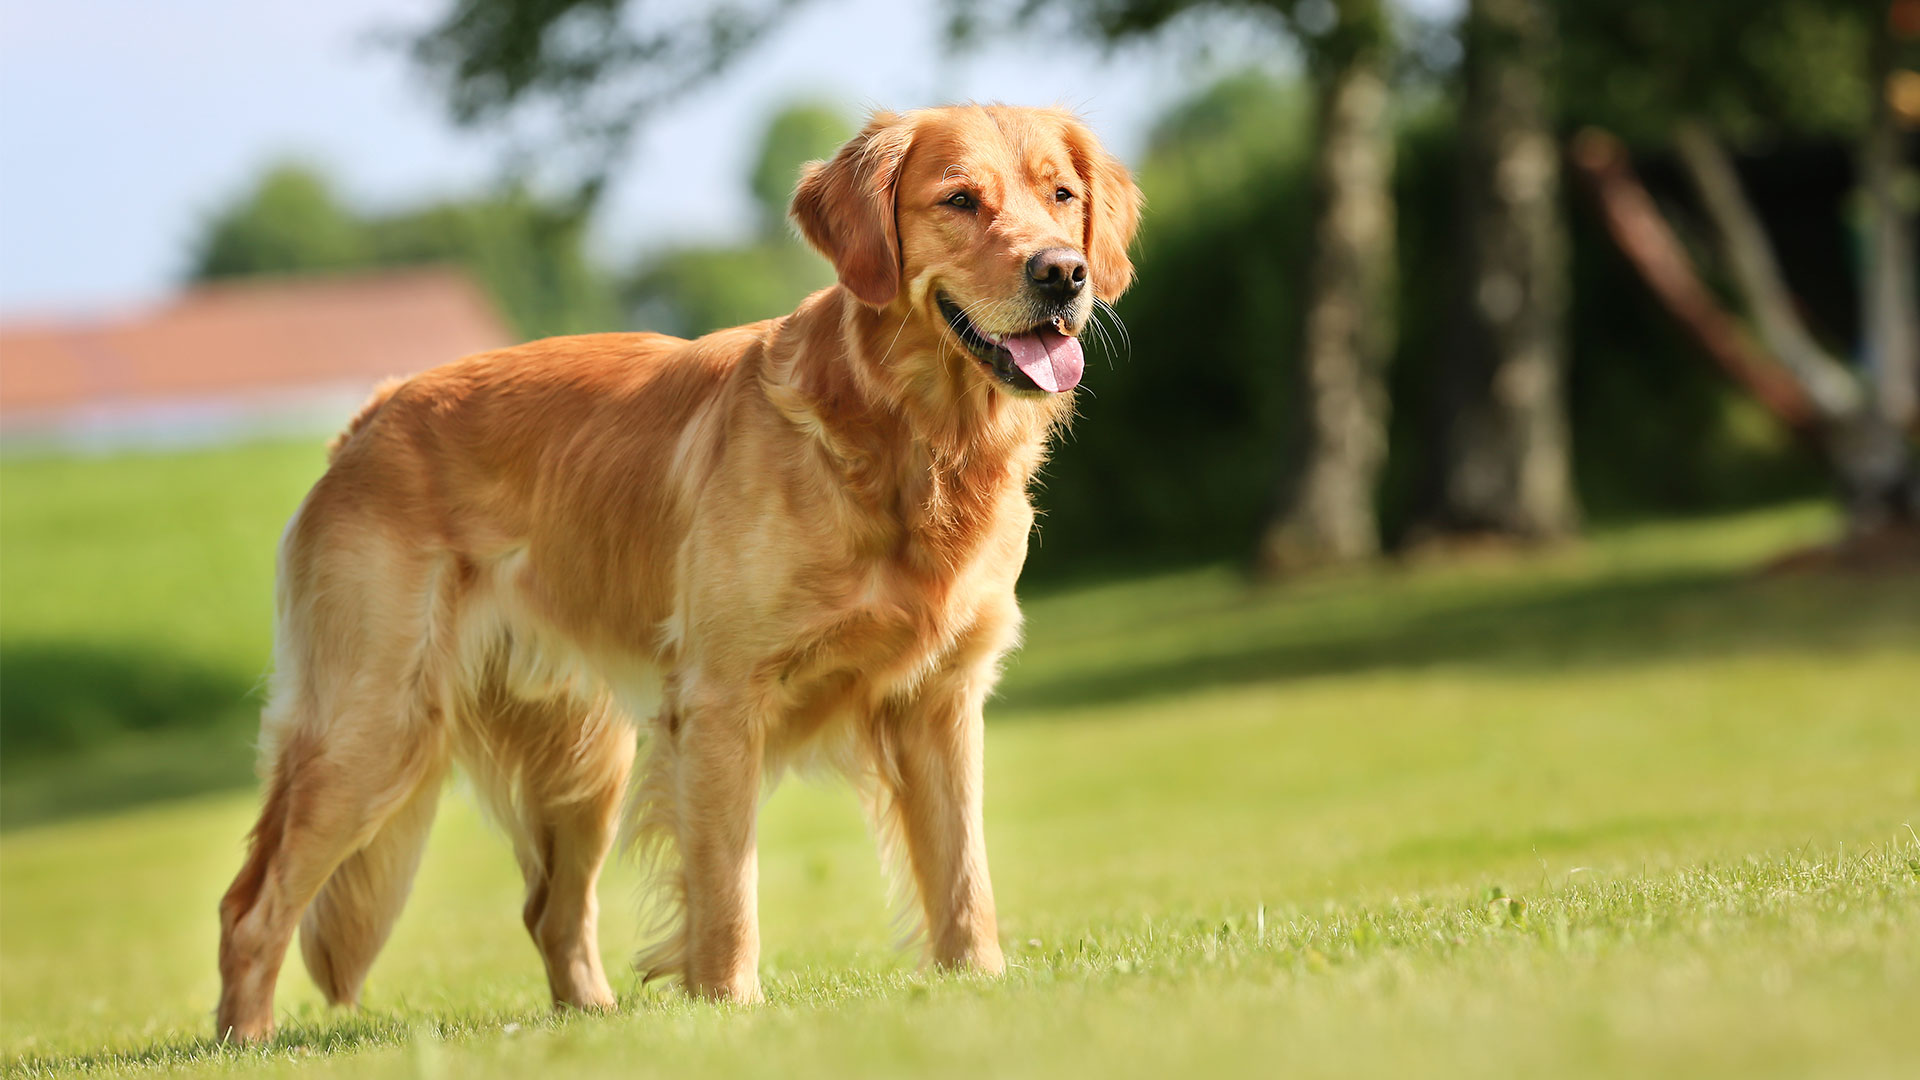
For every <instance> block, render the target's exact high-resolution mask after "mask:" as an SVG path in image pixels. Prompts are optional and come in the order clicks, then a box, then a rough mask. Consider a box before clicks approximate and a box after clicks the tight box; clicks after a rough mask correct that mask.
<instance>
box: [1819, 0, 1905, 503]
mask: <svg viewBox="0 0 1920 1080" xmlns="http://www.w3.org/2000/svg"><path fill="white" fill-rule="evenodd" d="M1889 14H1890V13H1887V14H1883V15H1882V17H1881V19H1880V25H1879V27H1878V28H1877V32H1876V33H1875V35H1874V42H1873V55H1872V60H1871V63H1870V66H1869V68H1868V75H1869V78H1868V85H1869V87H1870V88H1871V89H1872V91H1873V95H1874V100H1873V112H1872V120H1871V122H1870V123H1869V125H1868V128H1867V133H1866V136H1865V138H1864V139H1863V140H1862V142H1861V147H1860V157H1859V162H1860V187H1861V191H1862V194H1863V195H1865V199H1864V203H1865V210H1866V213H1865V215H1864V216H1865V221H1864V228H1863V230H1862V232H1863V234H1864V239H1865V241H1866V242H1865V245H1864V246H1865V249H1866V250H1865V256H1866V257H1865V260H1864V265H1863V266H1862V268H1861V269H1862V273H1861V288H1860V332H1861V346H1862V348H1861V353H1862V360H1863V366H1864V368H1865V371H1864V376H1865V382H1866V385H1867V389H1868V396H1869V398H1870V400H1869V402H1868V404H1867V405H1866V407H1865V408H1864V409H1862V410H1861V414H1860V415H1858V416H1857V417H1855V418H1854V419H1853V421H1852V423H1851V424H1849V425H1847V428H1848V430H1845V431H1843V432H1840V433H1837V434H1838V435H1839V436H1840V437H1839V438H1836V439H1835V440H1834V441H1835V446H1834V451H1833V452H1834V458H1835V463H1836V465H1838V466H1839V468H1840V471H1841V479H1842V483H1843V484H1844V485H1845V489H1846V490H1845V495H1846V498H1847V503H1848V526H1849V531H1850V532H1851V533H1852V534H1853V535H1854V536H1855V537H1860V536H1865V535H1868V534H1871V533H1872V532H1875V531H1877V530H1879V529H1883V528H1886V527H1887V526H1889V525H1904V526H1907V527H1913V526H1916V525H1920V463H1916V460H1915V455H1914V452H1913V444H1912V442H1911V441H1910V440H1909V438H1908V434H1907V433H1908V432H1909V431H1910V430H1911V429H1912V427H1913V424H1914V420H1915V416H1916V412H1917V411H1920V409H1917V406H1920V402H1917V401H1916V399H1917V398H1920V291H1917V290H1916V284H1915V280H1914V276H1915V275H1914V255H1915V252H1914V215H1913V213H1912V211H1911V209H1910V208H1909V207H1906V206H1903V205H1902V204H1901V198H1900V182H1901V173H1902V172H1903V171H1904V170H1906V169H1907V168H1909V167H1910V163H1907V162H1903V161H1902V160H1901V147H1902V145H1903V142H1902V138H1901V133H1900V124H1899V118H1898V117H1896V116H1895V115H1894V111H1893V106H1892V103H1891V102H1890V101H1889V100H1888V95H1889V90H1890V88H1889V86H1888V81H1889V80H1890V79H1891V78H1892V76H1893V73H1894V69H1895V55H1894V54H1895V43H1894V39H1893V28H1892V27H1891V25H1889V22H1890V20H1889V18H1888V15H1889Z"/></svg>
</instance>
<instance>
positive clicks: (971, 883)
mask: <svg viewBox="0 0 1920 1080" xmlns="http://www.w3.org/2000/svg"><path fill="white" fill-rule="evenodd" d="M987 680H988V675H987V673H986V672H985V671H971V672H955V673H952V674H949V675H947V676H945V677H936V678H935V679H932V680H930V681H929V684H928V685H927V686H926V687H924V688H923V689H922V690H921V692H920V693H919V694H918V695H917V696H916V697H915V698H914V699H913V700H911V701H907V702H903V703H900V704H899V705H897V706H896V707H894V708H892V709H890V710H889V711H888V716H887V718H886V720H887V722H888V723H889V725H890V726H891V729H892V730H891V731H889V732H888V736H887V742H888V744H890V750H891V753H892V757H893V761H892V763H891V764H892V768H891V769H883V770H881V772H882V775H883V776H886V777H888V783H889V785H890V786H891V787H892V789H893V790H892V791H891V793H890V794H891V795H892V805H893V812H894V813H895V814H896V815H897V819H896V821H895V822H894V823H893V824H894V825H895V826H897V827H898V828H899V829H900V830H901V833H902V838H903V839H904V840H905V841H906V848H907V860H908V863H909V864H910V866H911V868H912V871H913V877H914V883H915V884H916V885H917V886H918V887H919V892H920V904H921V910H922V912H923V914H924V915H925V917H926V927H927V946H928V949H929V951H930V952H931V953H932V957H933V961H934V963H936V964H938V965H940V966H941V967H946V968H962V969H968V970H975V971H984V972H988V973H992V974H998V973H1000V972H1002V971H1004V970H1006V961H1005V960H1004V959H1003V958H1002V956H1001V953H1000V940H999V925H998V922H997V920H996V919H995V916H994V909H993V883H992V882H991V881H990V880H989V878H988V875H987V838H986V830H985V826H984V823H983V807H982V781H981V758H982V750H983V740H984V732H985V725H984V723H983V721H982V717H981V706H982V703H983V701H984V699H985V697H986V693H987V689H988V681H987Z"/></svg>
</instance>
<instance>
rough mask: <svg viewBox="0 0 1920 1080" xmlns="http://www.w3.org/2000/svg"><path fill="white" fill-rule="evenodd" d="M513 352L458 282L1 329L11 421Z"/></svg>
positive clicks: (434, 271)
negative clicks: (97, 406)
mask: <svg viewBox="0 0 1920 1080" xmlns="http://www.w3.org/2000/svg"><path fill="white" fill-rule="evenodd" d="M513 340H514V338H513V335H512V334H511V333H510V332H509V331H508V329H507V327H506V325H505V324H504V323H503V322H502V321H501V319H500V316H499V315H498V313H497V312H496V311H495V310H494V307H493V304H492V303H491V302H490V301H489V300H488V299H487V297H486V296H485V295H484V294H482V293H481V291H480V290H479V288H478V287H476V286H475V285H474V284H473V282H472V281H471V280H470V279H468V278H467V277H466V275H464V274H462V273H460V272H459V271H456V270H451V269H445V268H421V269H407V270H393V271H383V272H376V273H369V274H356V275H352V276H338V277H286V278H271V279H260V278H255V279H251V280H244V281H234V282H229V283H220V284H212V285H203V286H199V287H196V288H194V289H193V290H191V291H190V292H188V293H186V294H185V295H184V296H181V297H180V298H179V299H177V300H175V301H173V302H171V303H169V304H167V305H166V306H163V307H161V308H159V309H158V310H155V311H152V312H148V313H144V314H141V315H136V316H134V317H131V318H126V319H120V320H114V321H106V322H97V323H77V322H76V323H40V324H25V323H22V324H16V325H11V326H0V414H24V413H37V414H45V413H49V412H58V411H60V410H64V409H69V408H76V407H82V406H87V405H94V404H99V403H102V402H119V403H139V402H160V401H165V400H170V399H171V400H191V399H201V400H204V399H209V398H220V397H227V396H238V395H247V394H258V393H260V392H262V391H287V390H296V389H299V388H301V387H305V386H318V385H334V386H338V385H340V384H342V383H345V382H353V381H366V382H369V383H370V382H373V381H375V380H378V379H381V378H385V377H386V376H389V375H405V374H410V373H412V372H416V371H423V370H425V369H427V368H430V367H434V366H436V365H439V364H444V363H446V362H447V361H449V360H453V359H456V358H458V357H461V356H465V355H467V354H468V353H475V352H482V351H484V350H487V349H494V348H499V347H500V346H502V345H506V344H510V343H511V342H512V341H513Z"/></svg>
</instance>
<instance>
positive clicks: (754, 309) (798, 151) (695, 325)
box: [624, 102, 854, 336]
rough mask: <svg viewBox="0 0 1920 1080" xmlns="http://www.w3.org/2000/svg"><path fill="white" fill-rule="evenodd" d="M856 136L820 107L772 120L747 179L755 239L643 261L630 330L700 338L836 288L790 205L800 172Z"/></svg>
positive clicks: (841, 117) (628, 292)
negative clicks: (793, 221) (755, 209)
mask: <svg viewBox="0 0 1920 1080" xmlns="http://www.w3.org/2000/svg"><path fill="white" fill-rule="evenodd" d="M853 132H854V124H853V122H852V121H851V120H850V119H849V118H848V117H847V115H846V114H845V113H844V112H842V111H840V110H839V109H837V108H835V107H833V106H831V105H827V104H824V103H819V102H809V103H802V104H798V105H794V106H791V107H789V108H786V109H784V110H782V111H780V112H779V113H777V114H775V115H774V117H773V119H772V120H771V121H770V122H769V123H768V124H767V129H766V133H765V134H764V135H763V136H762V137H761V140H760V153H759V156H758V157H757V158H756V159H755V161H754V164H753V169H752V171H751V173H750V174H749V175H748V176H747V185H748V187H749V189H750V190H751V191H752V194H753V197H754V200H755V202H756V203H757V204H758V206H759V211H760V213H759V220H758V222H757V223H756V224H757V231H756V233H755V235H754V236H753V237H752V238H750V239H749V240H748V241H747V242H746V243H744V244H737V245H721V246H700V247H688V248H680V249H677V250H672V251H666V252H662V253H659V254H656V255H651V256H648V257H647V258H645V259H643V260H642V261H641V263H640V265H639V266H638V267H637V268H636V269H635V271H634V272H633V274H632V276H631V277H630V278H629V280H628V282H627V284H626V286H625V289H624V295H625V300H626V304H627V310H628V313H629V320H630V322H631V323H632V325H634V326H640V327H644V328H646V329H649V330H659V331H663V332H665V333H670V334H679V335H681V336H697V335H699V334H704V333H706V332H708V331H710V330H716V329H719V328H720V327H723V326H737V325H740V324H741V323H749V322H757V321H758V320H760V319H768V318H772V317H774V316H776V315H780V314H783V313H785V312H788V311H791V310H793V308H794V306H795V305H796V304H798V303H799V301H800V299H801V298H802V297H804V296H806V295H807V294H808V293H810V292H813V291H814V290H816V289H822V288H825V287H826V286H828V285H831V284H833V280H834V274H833V268H832V267H831V266H829V265H828V264H827V262H826V260H825V259H822V258H821V257H820V256H819V255H818V254H817V253H816V252H814V250H813V249H812V248H810V247H808V246H806V245H805V244H803V243H801V242H800V241H799V239H798V238H797V237H796V236H795V234H794V232H793V230H792V229H791V228H790V227H789V226H788V225H787V204H788V202H789V200H790V199H791V197H792V193H793V188H794V185H795V184H797V183H798V182H799V179H800V166H801V165H803V164H805V163H806V162H808V161H811V160H814V159H817V158H826V157H831V156H832V155H833V152H834V151H835V150H837V149H839V147H840V144H841V143H843V142H845V141H846V140H847V139H849V138H851V137H852V135H853Z"/></svg>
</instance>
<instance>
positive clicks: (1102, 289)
mask: <svg viewBox="0 0 1920 1080" xmlns="http://www.w3.org/2000/svg"><path fill="white" fill-rule="evenodd" d="M1067 149H1068V152H1069V153H1071V154H1072V155H1073V167H1074V169H1075V171H1077V172H1078V173H1079V174H1080V180H1081V182H1083V183H1085V184H1086V185H1087V236H1086V247H1087V269H1088V271H1089V273H1090V274H1091V275H1092V277H1093V294H1094V295H1095V296H1097V297H1099V298H1100V299H1102V300H1105V301H1106V302H1108V303H1109V304H1111V303H1112V302H1114V301H1115V300H1118V299H1120V294H1121V293H1124V292H1126V291H1127V287H1128V286H1130V285H1132V284H1133V262H1132V260H1130V259H1128V258H1127V249H1128V248H1130V247H1132V246H1133V232H1134V229H1135V228H1137V227H1138V226H1139V224H1140V205H1141V202H1142V199H1141V196H1140V189H1139V188H1137V187H1135V186H1134V183H1133V177H1132V175H1131V174H1129V173H1128V172H1127V167H1126V166H1125V165H1122V164H1121V163H1120V159H1119V158H1116V157H1114V156H1113V155H1112V154H1109V153H1107V152H1106V151H1105V150H1103V149H1101V147H1100V143H1099V142H1098V140H1096V139H1095V138H1094V137H1093V132H1091V131H1088V130H1087V129H1086V126H1085V125H1084V124H1081V123H1080V122H1079V121H1078V120H1069V121H1068V122H1067Z"/></svg>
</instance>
